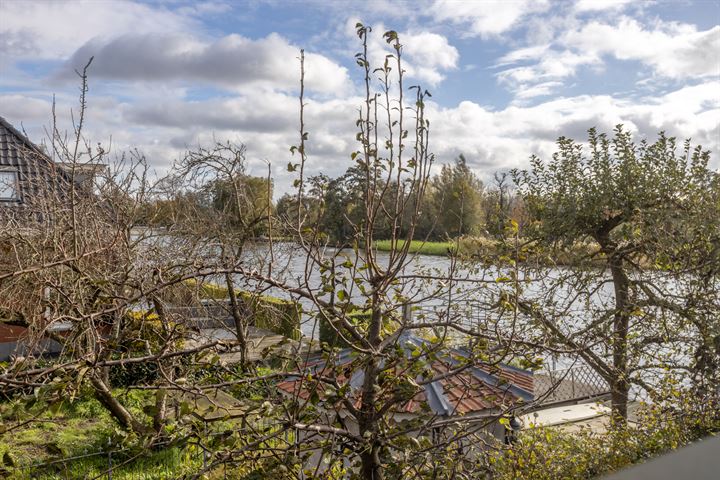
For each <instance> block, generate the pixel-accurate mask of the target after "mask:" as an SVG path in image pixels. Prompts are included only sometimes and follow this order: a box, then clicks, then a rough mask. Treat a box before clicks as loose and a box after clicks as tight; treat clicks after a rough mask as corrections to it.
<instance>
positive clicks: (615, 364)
mask: <svg viewBox="0 0 720 480" xmlns="http://www.w3.org/2000/svg"><path fill="white" fill-rule="evenodd" d="M588 144H589V155H588V156H586V155H585V153H584V149H583V146H582V145H581V144H578V143H575V142H574V141H573V140H571V139H568V138H564V137H561V138H560V139H559V140H558V142H557V145H558V152H557V153H555V154H553V157H552V159H551V160H550V161H549V162H547V163H543V162H542V161H541V160H540V159H539V158H537V157H533V158H532V159H531V168H530V169H529V170H527V171H514V172H513V176H514V179H515V181H516V183H517V184H518V186H519V188H520V192H521V194H522V195H523V197H524V200H525V202H526V205H527V208H528V209H529V212H530V214H531V216H532V217H533V218H534V219H535V220H537V222H535V223H534V225H535V228H534V229H533V230H528V231H526V233H527V234H528V235H530V236H531V238H533V239H534V240H536V241H537V242H538V245H539V246H540V248H544V249H551V248H557V250H560V251H563V250H567V249H573V248H575V247H576V246H577V245H578V244H581V243H582V244H585V245H589V246H590V256H589V257H587V258H586V259H585V260H586V261H585V262H582V263H580V264H576V265H574V266H573V268H572V269H570V270H569V271H567V272H565V273H563V274H562V275H547V274H545V285H544V286H543V287H541V288H540V290H542V294H541V295H535V298H534V299H533V300H532V301H524V300H520V306H521V308H522V310H523V311H524V312H525V313H526V314H527V315H529V316H530V317H532V318H533V319H534V320H535V321H536V322H537V324H538V325H539V326H540V327H541V331H542V335H545V337H543V338H547V336H549V337H550V338H551V339H552V341H554V342H559V343H561V344H564V345H565V346H567V347H568V348H570V349H573V350H574V351H576V352H577V354H578V355H579V356H580V357H581V358H583V359H584V360H585V361H586V362H587V363H588V364H589V365H591V366H592V367H593V368H594V369H595V370H596V371H597V372H598V373H599V374H600V375H602V376H603V377H604V378H605V379H606V380H607V381H608V383H609V384H610V386H611V390H612V407H613V411H614V413H615V415H616V417H617V418H621V419H625V418H627V405H628V396H629V391H630V387H631V384H633V383H635V384H637V385H639V386H641V387H642V388H644V389H646V390H648V391H649V392H650V394H652V391H653V386H652V382H649V381H648V375H650V374H651V373H652V372H653V368H661V367H662V368H667V369H669V370H673V369H678V370H681V371H684V369H687V368H692V365H690V364H689V363H688V361H687V360H688V353H689V354H690V355H691V356H692V354H693V351H695V352H699V351H705V349H706V347H707V346H706V345H705V340H702V339H703V338H708V328H710V329H714V328H715V327H711V325H712V322H713V320H712V318H713V316H715V317H716V316H717V315H718V311H719V310H718V300H717V298H718V295H717V292H718V290H717V273H718V270H717V268H718V256H717V248H718V241H719V240H718V238H720V231H719V228H720V226H719V222H720V215H719V214H718V208H719V207H718V203H717V200H716V199H717V174H715V173H713V172H712V171H710V170H709V169H708V167H707V164H708V159H709V153H708V152H704V151H702V150H701V148H700V147H697V148H695V149H692V148H691V146H690V143H689V141H688V142H686V143H685V145H684V148H683V149H682V150H681V151H680V153H679V154H678V152H677V146H676V142H675V140H674V139H673V138H668V137H666V136H665V135H664V134H662V133H661V134H660V137H659V139H658V140H657V141H656V142H655V143H652V144H649V143H647V142H645V141H642V142H641V143H640V144H639V145H635V144H634V143H633V140H632V137H631V135H630V133H629V132H627V131H625V130H623V128H622V126H618V127H617V128H616V130H615V135H614V136H613V137H612V138H608V137H607V136H606V135H604V134H600V135H598V134H597V133H596V132H595V130H590V132H589V141H588ZM597 266H599V267H601V268H600V269H597V268H596V267H597ZM700 272H703V273H702V274H701V273H700ZM698 275H704V277H703V278H702V279H701V278H700V277H699V276H698ZM607 283H609V285H610V286H611V288H609V289H608V288H606V287H605V285H606V284H607ZM530 296H531V295H530V294H528V295H527V297H526V300H527V298H530ZM608 300H609V302H608ZM591 305H592V306H591ZM573 312H574V314H573ZM578 312H581V313H578ZM690 331H692V334H688V333H689V332H690ZM670 352H673V353H675V355H670Z"/></svg>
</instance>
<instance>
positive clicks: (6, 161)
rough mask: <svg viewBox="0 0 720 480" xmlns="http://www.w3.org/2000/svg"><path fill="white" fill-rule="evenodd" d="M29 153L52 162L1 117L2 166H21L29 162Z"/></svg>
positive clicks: (0, 160) (0, 144)
mask: <svg viewBox="0 0 720 480" xmlns="http://www.w3.org/2000/svg"><path fill="white" fill-rule="evenodd" d="M28 153H33V154H35V155H36V156H37V157H44V159H45V160H46V161H51V160H50V158H49V157H48V156H47V155H46V154H45V153H44V152H43V151H42V149H40V148H39V147H38V146H37V145H35V144H34V143H33V142H31V141H30V140H29V139H28V138H27V137H26V136H25V135H24V134H23V133H22V132H20V131H19V130H18V129H16V128H15V127H13V126H12V125H11V124H10V122H8V121H7V120H5V119H4V118H3V117H2V116H0V166H14V167H17V166H21V165H22V164H24V163H25V162H27V155H28Z"/></svg>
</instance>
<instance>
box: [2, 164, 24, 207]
mask: <svg viewBox="0 0 720 480" xmlns="http://www.w3.org/2000/svg"><path fill="white" fill-rule="evenodd" d="M18 200H20V189H19V185H18V175H17V171H16V170H0V202H15V201H18Z"/></svg>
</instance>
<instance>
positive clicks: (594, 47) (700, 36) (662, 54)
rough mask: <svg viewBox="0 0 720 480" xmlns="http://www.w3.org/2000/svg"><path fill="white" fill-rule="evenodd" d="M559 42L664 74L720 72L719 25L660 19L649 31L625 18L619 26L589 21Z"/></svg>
mask: <svg viewBox="0 0 720 480" xmlns="http://www.w3.org/2000/svg"><path fill="white" fill-rule="evenodd" d="M560 43H561V44H563V45H565V46H567V47H568V48H572V49H575V50H578V51H584V52H588V53H590V54H597V55H612V56H613V57H615V58H617V59H618V60H638V61H640V62H642V63H644V64H646V65H649V66H651V67H652V68H653V69H654V70H655V72H656V73H657V74H658V75H662V76H665V77H670V78H688V77H706V76H716V75H720V55H718V52H720V26H715V27H713V28H711V29H709V30H705V31H697V29H696V28H695V27H694V26H692V25H688V24H683V23H675V22H657V24H656V25H655V28H654V29H652V30H649V29H645V28H644V27H643V26H642V25H641V24H640V23H639V22H638V21H637V20H635V19H632V18H628V17H623V18H621V19H620V21H619V23H618V24H617V25H616V26H615V25H608V24H604V23H599V22H590V23H588V24H586V25H585V26H583V27H582V28H580V29H579V30H576V31H572V32H568V33H567V34H565V35H564V36H563V37H562V38H561V39H560Z"/></svg>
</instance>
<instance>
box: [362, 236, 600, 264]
mask: <svg viewBox="0 0 720 480" xmlns="http://www.w3.org/2000/svg"><path fill="white" fill-rule="evenodd" d="M525 242H526V240H524V239H520V244H523V243H525ZM374 244H375V247H376V248H377V249H378V251H381V252H389V251H391V250H392V243H391V241H390V240H376V241H375V243H374ZM512 244H513V242H512V241H511V240H509V241H506V242H503V241H501V240H497V239H494V238H488V237H483V236H472V237H471V236H467V237H460V238H459V239H457V240H451V241H444V242H433V241H427V242H426V241H422V240H413V241H412V242H410V248H409V252H410V253H421V254H423V255H437V256H448V255H450V254H455V253H459V255H460V256H463V257H465V258H475V259H493V258H498V257H503V258H511V257H513V255H514V254H513V252H512V250H513V247H512ZM404 245H405V241H404V240H400V241H398V243H397V247H396V249H400V248H402V247H403V246H404ZM597 250H598V248H597V247H596V246H594V245H591V244H588V243H580V242H578V243H576V244H574V245H572V246H571V247H563V248H556V249H552V250H548V251H545V252H539V251H527V252H523V253H522V254H521V261H529V262H534V263H539V264H541V265H550V266H553V265H577V264H578V263H582V262H586V261H587V260H588V259H589V258H591V257H592V256H593V254H596V253H597ZM593 262H594V263H598V259H597V258H596V259H594V260H593Z"/></svg>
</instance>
